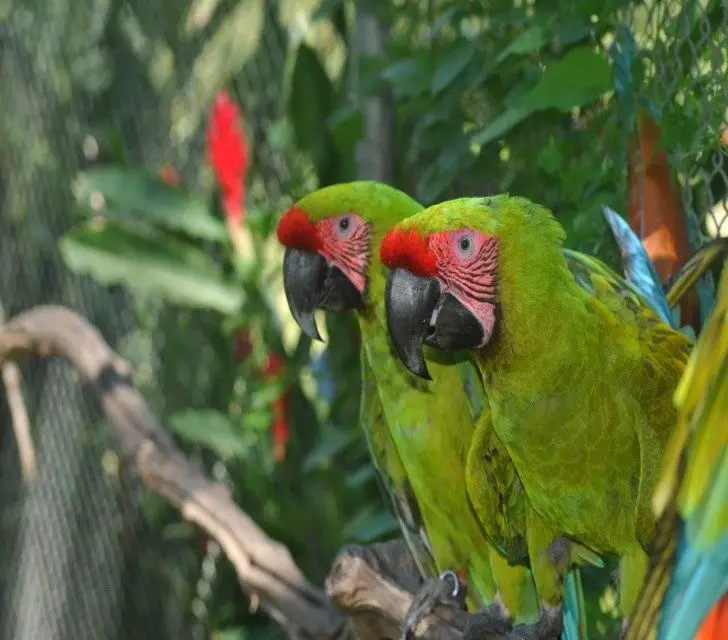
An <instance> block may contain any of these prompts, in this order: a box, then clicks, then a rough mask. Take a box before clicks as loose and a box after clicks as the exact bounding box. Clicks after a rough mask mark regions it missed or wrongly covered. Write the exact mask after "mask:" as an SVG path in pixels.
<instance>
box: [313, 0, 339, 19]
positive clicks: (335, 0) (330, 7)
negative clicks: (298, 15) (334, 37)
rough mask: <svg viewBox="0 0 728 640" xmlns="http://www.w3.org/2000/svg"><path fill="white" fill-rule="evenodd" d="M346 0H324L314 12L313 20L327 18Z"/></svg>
mask: <svg viewBox="0 0 728 640" xmlns="http://www.w3.org/2000/svg"><path fill="white" fill-rule="evenodd" d="M342 4H344V0H324V1H323V2H322V3H321V6H319V8H318V9H316V11H314V12H313V15H312V16H311V20H326V19H327V18H330V17H331V15H332V14H333V13H334V11H336V10H337V9H338V8H339V7H340V6H341V5H342Z"/></svg>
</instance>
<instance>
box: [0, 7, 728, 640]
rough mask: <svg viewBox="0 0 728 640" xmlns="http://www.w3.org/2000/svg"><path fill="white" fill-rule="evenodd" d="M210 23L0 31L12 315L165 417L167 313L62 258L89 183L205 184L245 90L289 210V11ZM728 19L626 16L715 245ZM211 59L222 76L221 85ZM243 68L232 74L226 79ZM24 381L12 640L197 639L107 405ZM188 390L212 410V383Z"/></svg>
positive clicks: (681, 175) (259, 191)
mask: <svg viewBox="0 0 728 640" xmlns="http://www.w3.org/2000/svg"><path fill="white" fill-rule="evenodd" d="M201 4H204V3H201ZM177 5H178V6H177ZM200 6H201V5H199V6H198V5H195V7H197V8H192V9H190V8H189V3H186V2H179V3H176V5H175V3H150V2H142V1H141V0H132V1H129V2H121V1H118V0H100V1H98V2H93V3H81V2H72V0H58V1H56V2H53V3H50V2H47V0H28V1H23V2H20V1H17V2H11V4H10V9H9V11H8V13H7V15H6V16H5V17H4V21H3V22H0V101H1V104H2V107H1V108H0V229H2V233H0V299H1V300H2V303H3V306H4V308H5V311H6V314H7V315H9V316H12V315H13V314H15V313H18V312H20V311H21V310H23V309H27V308H30V307H32V306H34V305H37V304H41V303H49V302H57V303H62V304H66V305H69V306H71V307H73V308H74V309H76V310H78V311H79V312H80V313H82V314H83V315H84V316H86V317H87V318H88V319H89V320H90V321H91V322H93V323H94V324H96V325H97V326H98V327H99V328H100V329H101V331H102V333H103V335H104V336H105V337H106V338H107V339H108V340H109V342H110V343H111V344H112V345H123V346H124V348H125V349H126V350H127V351H126V353H125V355H127V356H128V357H130V358H131V359H132V361H137V362H139V361H144V362H145V363H147V364H148V365H150V366H152V368H153V370H152V372H151V374H150V375H149V376H147V378H148V380H149V382H148V384H147V386H146V387H145V389H144V392H145V395H146V396H147V397H148V398H149V399H150V400H151V401H152V403H153V405H154V407H155V409H156V410H158V411H162V410H163V409H164V408H165V400H164V393H163V392H162V391H163V390H162V389H160V388H159V386H155V382H154V381H155V380H156V377H157V376H156V372H157V371H158V370H159V368H160V367H161V363H160V362H159V359H158V358H156V357H155V354H157V353H159V351H160V349H161V347H162V345H163V343H164V340H165V332H164V331H163V330H162V329H161V324H160V321H159V315H160V314H161V313H162V312H163V309H162V307H161V305H160V306H157V307H154V305H152V306H150V307H147V308H144V309H143V310H140V309H139V308H138V307H136V306H134V302H133V301H132V300H130V299H129V297H128V296H127V295H126V294H125V293H124V291H122V290H120V289H117V288H111V289H109V288H102V287H99V286H98V285H96V284H95V283H94V282H93V281H91V280H90V279H87V278H83V277H77V276H73V275H71V274H70V273H69V272H68V271H67V270H65V269H64V267H63V263H62V260H61V257H60V255H59V251H58V247H57V240H58V238H59V237H60V236H61V235H62V234H63V233H64V232H66V231H67V230H68V229H69V228H70V226H71V224H72V222H73V213H72V204H71V203H72V193H71V183H72V179H73V176H74V175H75V173H76V171H77V170H78V169H79V168H82V167H83V166H85V165H86V164H87V163H89V162H92V161H96V160H99V159H103V158H104V155H103V154H111V153H112V151H113V149H114V148H115V144H116V141H118V140H123V143H124V144H123V146H124V152H125V153H126V154H127V156H128V157H129V158H130V159H131V160H132V161H133V162H134V163H136V164H139V165H143V166H145V167H147V168H150V169H152V170H154V169H155V168H159V167H161V166H162V164H163V163H165V162H169V163H171V164H172V165H173V166H174V167H175V168H176V169H177V170H178V171H179V172H180V174H181V176H182V179H183V181H184V182H185V183H186V184H188V185H190V186H195V185H198V184H199V183H200V181H201V179H202V177H203V176H201V173H200V167H201V166H202V164H203V162H202V161H203V150H204V138H203V133H202V129H203V125H204V122H203V119H204V110H205V108H206V105H207V104H209V102H210V99H211V97H212V95H213V93H214V91H215V90H216V89H217V88H219V87H220V86H221V85H223V84H225V83H226V82H228V81H229V80H230V79H232V78H235V81H234V86H235V90H236V92H237V94H238V97H239V99H240V101H241V103H242V104H243V107H244V109H243V110H244V113H245V114H246V126H247V127H248V129H249V130H250V132H251V134H252V137H253V140H255V141H260V142H261V144H257V145H256V156H255V166H254V175H253V177H252V181H253V187H252V188H251V190H250V191H251V195H252V197H253V198H254V199H258V200H259V201H260V202H261V203H265V202H264V200H267V201H268V202H267V203H266V204H273V205H276V206H277V205H278V204H279V201H280V200H281V199H282V198H283V197H285V195H286V194H288V193H291V192H292V191H293V190H295V189H296V188H299V187H300V183H301V179H300V175H299V174H298V173H297V168H296V167H293V166H292V164H291V162H290V161H289V159H287V158H286V157H285V156H283V155H281V154H278V153H275V152H274V151H271V150H270V149H269V148H268V145H266V144H264V142H265V140H266V139H267V136H268V135H269V131H270V129H271V128H272V127H273V126H274V125H275V124H276V123H277V122H278V121H279V119H280V117H281V115H282V111H283V107H282V104H281V80H280V79H281V78H283V77H284V75H285V67H286V64H287V55H288V50H289V44H288V35H287V33H286V32H285V30H283V29H281V27H280V25H279V23H278V21H277V20H274V19H272V15H273V14H274V13H275V11H276V5H275V3H273V2H252V1H251V2H239V3H233V2H228V3H226V5H225V6H226V11H223V12H221V13H222V14H223V16H222V17H217V13H216V17H214V18H212V19H211V20H208V21H205V20H204V15H202V14H201V13H200V12H203V9H201V8H200ZM0 11H2V9H0ZM203 13H204V12H203ZM727 14H728V11H727V10H726V7H725V4H721V2H720V1H717V2H716V1H711V0H701V2H689V3H685V2H680V1H678V0H659V1H658V2H645V3H635V5H634V6H631V7H630V8H629V9H628V10H626V11H625V12H624V15H623V20H624V25H625V26H626V27H628V28H629V30H630V32H631V33H632V35H633V37H634V39H635V41H636V44H637V47H638V55H639V57H640V58H641V59H642V61H643V62H644V66H645V70H646V71H645V75H644V81H643V82H642V84H640V86H638V87H637V88H636V89H637V91H638V92H639V94H640V95H642V96H644V97H645V98H646V99H648V100H649V101H651V103H653V104H654V105H657V107H658V108H659V109H660V113H661V116H662V120H661V122H663V123H665V125H666V128H667V129H669V131H668V133H670V134H671V136H670V144H669V145H668V146H667V149H668V153H669V156H670V162H671V168H672V169H673V171H674V173H675V175H676V177H677V180H678V183H679V185H680V190H681V195H682V199H683V203H684V205H685V207H686V210H687V211H688V212H690V213H692V214H694V215H695V217H696V219H697V220H699V221H700V229H699V230H698V229H696V230H695V235H696V238H695V239H696V240H697V237H698V234H699V235H700V236H702V237H708V236H712V237H715V236H717V235H722V236H728V158H727V157H726V156H727V155H728V133H726V122H727V121H728V83H726V82H725V80H724V79H725V78H726V77H728V73H727V72H726V71H727V69H726V67H727V66H728V17H727ZM225 21H227V22H229V25H228V26H227V30H226V27H225V24H223V23H224V22H225ZM252 24H257V25H258V29H254V28H253V27H251V25H252ZM245 33H248V35H250V38H249V39H251V40H254V42H248V41H247V40H246V38H245V37H243V36H244V35H245ZM180 34H182V35H180ZM173 36H174V37H173ZM160 43H161V44H160ZM210 47H212V49H211V48H210ZM205 55H208V57H209V58H211V60H212V62H209V61H208V65H209V66H202V67H201V66H200V64H201V63H200V60H201V59H203V61H204V60H205V59H206V58H204V56H205ZM223 59H224V60H231V61H232V62H227V63H226V64H224V65H222V69H217V67H219V66H220V65H219V64H216V63H217V62H219V61H220V60H223ZM245 60H247V62H245V64H243V61H245ZM211 69H216V70H215V72H214V73H212V72H211V71H210V70H211ZM625 135H627V133H626V132H625ZM167 327H168V325H165V328H167ZM23 376H24V392H25V399H26V403H27V405H28V408H29V411H30V414H31V421H32V423H33V428H34V437H35V446H36V448H37V452H38V463H39V464H38V469H39V476H38V478H37V480H36V482H35V483H34V484H33V485H32V487H30V488H29V489H26V488H24V487H23V482H22V479H21V474H20V468H19V465H18V452H17V449H16V443H15V440H14V438H13V436H12V431H11V429H10V428H9V426H8V425H9V420H10V417H9V414H8V409H7V406H6V404H5V400H4V396H3V399H2V400H0V416H2V421H1V423H0V424H2V428H0V469H2V481H1V482H0V537H1V539H2V541H3V544H2V545H1V546H0V567H2V570H0V638H8V639H13V640H16V639H17V640H46V639H47V640H64V639H66V638H69V639H70V638H74V639H75V638H79V639H81V638H84V639H85V638H128V637H133V638H186V637H191V632H190V631H189V629H190V628H192V625H191V624H190V619H191V612H190V611H187V610H185V609H184V607H185V604H184V602H185V600H184V599H182V598H178V597H175V594H174V593H169V592H167V593H165V592H164V589H167V590H169V589H170V587H169V584H170V583H169V581H165V582H160V580H161V578H160V577H159V575H158V572H157V571H156V570H155V569H154V568H153V567H152V566H150V565H149V564H148V563H145V562H142V561H140V558H142V556H144V555H145V553H146V554H148V553H149V551H150V549H151V550H158V551H159V552H160V553H163V552H162V547H163V544H162V540H161V537H160V535H159V532H158V531H155V530H152V529H150V528H149V526H148V525H147V524H146V522H145V519H144V518H143V517H142V516H141V513H140V502H141V498H140V495H141V492H140V488H139V486H138V485H137V483H136V482H134V481H133V480H132V479H128V478H126V477H125V476H124V474H123V473H122V474H121V475H120V474H119V473H118V470H116V467H115V466H114V463H113V460H114V459H113V456H112V455H111V454H110V453H109V451H110V443H108V442H107V440H106V438H105V435H104V434H105V433H106V430H105V428H104V424H103V419H102V417H101V414H100V412H99V408H98V406H97V405H96V403H95V402H94V400H93V399H92V398H91V396H90V395H89V394H88V393H87V392H86V391H85V390H84V389H83V387H82V386H80V385H79V383H78V380H77V377H76V376H75V375H74V374H73V372H72V371H71V370H70V368H69V367H68V366H67V365H65V364H63V363H57V362H54V363H47V362H35V363H31V365H30V366H26V367H25V368H24V370H23ZM188 386H189V389H187V391H188V392H189V393H190V394H192V393H193V392H196V385H195V384H194V381H193V380H190V382H189V383H188ZM173 552H174V551H173ZM213 555H214V554H213ZM207 564H208V565H209V561H208V562H207ZM183 566H186V565H183ZM206 566H207V565H206ZM206 571H207V573H209V572H210V571H209V569H208V570H206ZM199 578H200V568H199V566H198V567H196V568H195V567H193V568H192V569H191V570H187V569H186V568H182V569H180V576H179V580H180V581H181V582H187V583H188V584H193V583H194V582H195V581H196V580H198V579H199ZM160 585H162V587H160ZM160 612H161V613H160ZM198 613H199V612H198ZM200 615H202V614H200Z"/></svg>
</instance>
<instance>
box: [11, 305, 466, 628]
mask: <svg viewBox="0 0 728 640" xmlns="http://www.w3.org/2000/svg"><path fill="white" fill-rule="evenodd" d="M33 354H36V355H40V356H47V357H52V356H60V357H64V358H66V359H68V360H69V361H70V362H71V363H72V364H73V365H74V366H75V367H76V369H78V371H79V372H80V373H81V374H82V375H83V377H84V378H85V379H86V380H87V381H88V382H89V383H90V384H91V385H92V387H93V388H94V389H95V391H96V393H97V395H98V397H99V400H100V402H101V406H102V407H103V409H104V411H105V413H106V415H107V417H108V418H109V422H110V424H111V429H112V432H113V436H114V438H115V439H116V442H117V446H118V448H119V451H120V453H121V455H122V456H123V457H124V458H125V460H126V461H127V463H128V464H129V465H130V467H131V468H132V469H133V470H134V471H135V472H136V474H137V475H138V476H139V478H140V479H141V481H142V482H143V483H144V484H145V485H146V486H147V487H148V488H149V489H151V490H152V491H154V492H156V493H158V494H159V495H161V496H163V497H165V498H166V499H167V500H169V501H170V502H171V503H172V504H173V505H175V506H176V507H177V508H178V509H179V510H180V513H181V514H182V516H183V517H184V518H185V519H187V520H189V521H190V522H193V523H195V524H196V525H197V526H199V527H200V528H201V529H203V530H204V531H205V532H206V533H207V535H208V536H210V537H211V538H213V539H215V540H216V541H217V542H218V544H220V546H221V548H222V549H223V551H224V552H225V554H226V555H227V557H228V559H229V560H230V562H232V564H233V566H234V567H235V570H236V572H237V575H238V580H239V582H240V585H241V587H242V588H243V589H244V590H245V591H246V592H247V593H248V594H250V596H251V597H252V598H258V599H259V600H260V604H261V606H262V608H263V609H264V610H265V611H266V613H268V614H269V615H270V616H271V617H272V618H273V619H274V620H276V621H277V622H278V623H279V624H281V626H282V627H283V628H284V629H286V630H287V632H288V633H289V635H290V636H291V637H292V638H300V639H302V640H344V639H346V638H351V637H352V635H353V629H355V630H356V633H357V634H358V635H359V637H360V638H361V640H374V639H375V638H376V639H377V640H379V639H384V638H392V639H396V638H398V637H399V635H400V628H401V623H402V620H403V618H404V615H405V614H406V613H407V610H408V609H409V606H410V605H411V603H412V600H413V593H414V592H415V591H416V590H417V588H418V587H419V584H420V580H419V576H418V574H417V571H416V569H415V567H414V563H413V561H412V559H411V556H410V555H409V553H408V552H407V551H406V549H405V548H404V545H403V543H402V542H401V541H394V542H390V543H383V544H380V545H374V546H372V547H358V546H354V545H351V546H347V547H344V549H343V550H342V551H341V553H340V554H339V556H338V557H337V559H336V561H335V563H334V566H333V568H332V571H331V574H330V575H329V578H328V580H327V589H328V593H329V596H330V597H331V598H332V599H333V600H335V601H336V603H337V604H338V605H339V607H340V608H341V609H342V610H343V611H344V613H346V614H347V615H348V616H350V617H351V621H352V624H351V625H349V623H348V621H347V618H346V617H345V616H344V615H342V613H341V612H340V611H339V610H337V609H336V608H335V607H334V605H333V604H332V603H331V601H330V600H329V598H327V596H326V594H325V593H324V592H323V591H322V590H321V589H320V588H318V587H316V586H314V585H312V584H311V583H310V582H309V581H308V580H307V579H306V578H305V576H304V575H303V574H302V572H301V570H300V569H299V568H298V566H297V565H296V564H295V562H294V560H293V558H292V556H291V554H290V552H289V551H288V549H287V548H286V547H285V546H284V545H282V544H281V543H280V542H277V541H275V540H272V539H271V538H269V537H268V536H267V535H266V534H265V533H264V532H263V531H262V530H261V529H260V528H259V527H258V526H257V525H256V524H255V522H253V520H252V519H251V518H250V517H249V516H248V515H246V514H245V513H244V512H243V511H242V510H241V509H240V508H239V507H238V506H237V505H236V504H235V503H234V502H233V501H232V498H231V496H230V493H229V492H228V491H227V490H226V489H225V487H223V486H222V485H219V484H217V483H215V482H213V481H212V480H210V479H209V478H207V477H206V476H205V475H204V474H203V473H202V472H201V471H199V470H198V469H196V468H195V467H194V466H193V465H192V464H190V462H189V461H188V460H187V458H186V457H185V456H184V454H183V453H182V452H181V451H180V450H179V448H178V447H177V446H176V444H175V443H174V440H173V439H172V437H171V435H170V434H169V433H168V432H167V431H166V430H165V429H164V428H163V427H162V426H161V425H160V424H159V423H158V422H157V420H156V419H155V418H154V416H153V415H152V413H151V412H150V410H149V408H148V407H147V405H146V403H145V402H144V399H143V398H142V396H141V395H140V394H139V393H138V392H137V391H136V390H135V389H134V387H133V386H132V380H131V367H130V366H129V364H128V363H127V362H126V361H124V360H123V359H122V358H121V357H119V356H118V355H117V354H116V353H115V352H114V351H113V350H112V349H111V348H110V347H109V345H108V344H107V343H106V342H105V341H104V339H103V337H102V336H101V335H100V333H99V332H98V330H97V329H96V328H95V327H93V326H92V325H90V324H89V323H88V322H87V321H86V320H84V319H83V318H82V317H81V316H79V315H78V314H76V313H75V312H73V311H71V310H70V309H68V308H65V307H60V306H40V307H36V308H34V309H31V310H30V311H27V312H25V313H21V314H20V315H18V316H16V317H15V318H13V319H12V320H10V321H9V322H7V323H6V324H4V325H0V366H2V367H3V368H5V367H7V366H10V365H14V364H15V363H17V362H20V361H21V360H22V359H23V358H24V357H26V356H28V355H33ZM21 400H22V398H21ZM462 615H464V613H463V612H458V611H456V612H453V611H448V610H445V609H444V608H440V609H438V610H437V611H436V612H435V613H434V614H432V615H430V616H427V618H425V619H424V620H423V621H422V624H420V625H418V629H417V630H416V633H415V638H418V639H419V638H422V639H425V638H433V639H434V638H441V639H443V640H448V639H453V640H454V639H456V638H460V637H461V630H462V628H463V624H462ZM352 627H353V629H352Z"/></svg>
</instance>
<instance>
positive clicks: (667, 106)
mask: <svg viewBox="0 0 728 640" xmlns="http://www.w3.org/2000/svg"><path fill="white" fill-rule="evenodd" d="M624 22H625V25H626V26H628V27H629V29H630V30H631V33H632V35H633V36H634V39H635V41H636V44H637V46H638V50H639V56H640V57H641V60H642V62H643V64H644V68H645V76H644V82H643V84H642V86H640V87H639V93H640V94H641V96H642V97H644V98H645V99H647V100H648V101H649V102H650V103H651V105H653V106H654V107H656V111H657V113H658V114H659V121H660V123H661V126H662V129H663V135H665V141H664V146H665V148H666V149H667V151H668V155H669V158H670V167H671V170H672V171H673V173H674V175H675V177H676V179H677V181H678V184H679V187H680V191H681V195H682V200H683V205H684V207H685V210H686V212H688V214H692V215H693V216H695V218H694V219H695V220H697V221H699V228H693V229H692V230H691V232H692V237H691V241H692V243H693V245H697V244H699V243H701V242H704V241H705V240H707V239H709V238H715V237H718V236H722V237H727V236H728V131H727V130H726V127H727V126H728V83H727V82H726V81H725V78H726V77H727V75H728V8H726V5H725V3H724V2H721V1H720V0H718V1H715V0H699V1H691V2H679V1H676V0H661V1H660V2H643V3H635V4H634V6H631V7H630V8H629V9H628V10H627V11H626V12H625V15H624Z"/></svg>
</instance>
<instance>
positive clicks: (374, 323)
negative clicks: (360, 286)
mask: <svg viewBox="0 0 728 640" xmlns="http://www.w3.org/2000/svg"><path fill="white" fill-rule="evenodd" d="M386 284H387V271H386V269H385V268H384V267H383V266H382V265H381V264H379V262H377V263H376V264H375V265H373V266H372V267H371V268H370V270H369V280H368V282H367V290H366V297H365V307H364V309H363V310H361V311H359V312H358V313H357V319H358V321H359V328H360V329H361V333H362V338H363V339H364V340H367V339H373V338H374V337H375V336H381V335H383V333H382V332H384V334H386V330H387V320H386V317H385V310H384V288H385V287H386Z"/></svg>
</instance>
